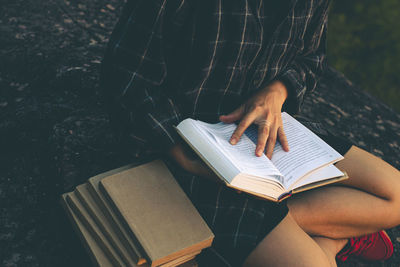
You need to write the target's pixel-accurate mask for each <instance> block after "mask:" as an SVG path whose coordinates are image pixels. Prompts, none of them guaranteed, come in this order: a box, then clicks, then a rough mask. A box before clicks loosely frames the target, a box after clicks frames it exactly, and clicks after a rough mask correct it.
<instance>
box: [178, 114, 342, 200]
mask: <svg viewBox="0 0 400 267" xmlns="http://www.w3.org/2000/svg"><path fill="white" fill-rule="evenodd" d="M282 121H283V128H284V130H285V134H286V137H287V140H288V143H289V148H290V150H289V151H288V152H285V151H284V150H283V149H282V147H281V145H280V144H279V143H278V142H277V143H276V145H275V148H274V152H273V155H272V158H271V160H270V159H268V158H267V156H266V155H265V154H263V155H262V156H261V157H257V156H256V155H255V148H256V143H257V128H256V127H255V125H252V126H251V127H249V128H248V129H247V130H246V131H245V133H244V134H243V136H242V137H241V139H240V141H239V142H238V143H237V144H236V145H231V144H230V143H229V139H230V137H231V136H232V134H233V132H234V130H235V129H236V125H235V124H224V123H222V122H221V123H217V124H209V123H205V122H202V121H198V120H193V119H185V120H183V121H182V122H181V123H180V124H179V125H178V126H177V127H176V129H177V131H178V133H179V134H180V136H181V137H182V138H183V139H184V140H185V141H186V142H187V143H188V144H189V145H190V146H191V148H192V149H193V150H194V151H195V152H196V153H197V154H198V155H199V156H200V158H201V159H202V160H203V161H204V162H205V163H206V164H207V165H208V166H209V167H210V168H211V169H212V170H213V171H214V172H215V174H216V175H217V176H218V177H219V178H220V179H221V180H222V181H223V182H225V183H226V185H227V186H229V187H232V188H235V189H237V190H240V191H244V192H247V193H250V194H253V195H256V196H258V197H261V198H265V199H268V200H272V201H276V202H278V201H282V200H283V199H285V198H287V197H289V196H290V195H292V194H294V193H298V192H302V191H304V190H309V189H312V188H315V187H319V186H323V185H326V184H331V183H335V182H338V181H341V180H344V179H347V178H348V177H347V174H346V173H343V172H342V171H340V170H339V169H338V168H337V167H335V165H334V163H336V162H338V161H340V160H342V159H343V156H342V155H340V154H339V153H338V152H337V151H335V150H334V149H333V148H332V147H330V146H329V145H328V144H327V143H325V142H324V141H323V140H322V139H321V138H319V137H318V136H317V135H315V134H314V133H313V132H312V131H310V130H309V129H308V128H306V127H305V126H304V125H302V124H301V123H300V122H298V121H297V120H296V119H294V118H293V117H292V116H290V115H289V114H287V113H285V112H283V113H282Z"/></svg>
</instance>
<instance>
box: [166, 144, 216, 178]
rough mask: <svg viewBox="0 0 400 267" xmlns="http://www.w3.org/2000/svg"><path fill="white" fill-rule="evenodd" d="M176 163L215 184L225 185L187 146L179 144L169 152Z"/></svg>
mask: <svg viewBox="0 0 400 267" xmlns="http://www.w3.org/2000/svg"><path fill="white" fill-rule="evenodd" d="M168 154H169V156H170V157H172V158H173V159H174V160H175V162H176V163H178V164H179V165H180V166H181V167H182V168H183V169H184V170H186V171H188V172H190V173H193V174H194V175H198V176H201V177H204V178H207V179H209V180H211V181H213V182H217V183H223V182H222V181H221V179H219V178H218V177H217V176H216V174H215V173H214V172H213V171H212V170H211V169H210V168H209V167H208V166H207V165H206V164H205V163H204V162H203V161H202V160H201V159H200V158H199V157H198V156H197V155H195V154H194V153H193V152H192V151H191V150H190V148H189V147H187V145H186V144H182V143H178V144H177V145H175V146H173V147H172V148H171V149H170V150H169V152H168Z"/></svg>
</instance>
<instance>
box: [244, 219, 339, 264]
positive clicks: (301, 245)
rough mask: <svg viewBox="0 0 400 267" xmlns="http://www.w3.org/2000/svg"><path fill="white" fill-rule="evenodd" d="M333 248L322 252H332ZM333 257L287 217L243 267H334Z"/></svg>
mask: <svg viewBox="0 0 400 267" xmlns="http://www.w3.org/2000/svg"><path fill="white" fill-rule="evenodd" d="M332 242H334V241H332ZM332 244H333V243H330V244H329V245H326V246H325V247H324V248H325V249H326V250H327V251H329V250H330V249H333V250H335V249H336V248H335V246H334V245H332ZM330 245H331V246H330ZM336 253H337V251H336V252H335V251H332V252H331V251H329V253H327V254H326V253H325V250H324V249H322V248H321V247H320V246H319V245H318V244H317V242H315V241H314V240H313V239H312V238H311V237H310V236H309V235H308V234H307V233H305V232H304V231H303V230H302V229H301V228H300V227H299V226H298V225H297V223H296V222H295V221H294V219H293V218H292V216H291V215H290V213H289V214H288V215H287V216H286V217H285V218H284V219H283V220H282V221H281V222H280V223H279V224H278V225H277V226H276V227H275V228H274V229H273V230H272V231H271V233H269V234H268V235H267V236H266V237H265V238H264V239H263V240H262V241H261V242H260V243H259V244H258V246H257V247H256V248H255V249H254V250H253V251H252V253H251V254H250V255H249V257H248V258H247V259H246V261H245V263H244V266H252V267H256V266H274V267H275V266H276V267H279V266H284V267H287V266H307V267H312V266H315V267H324V266H336V262H335V255H336Z"/></svg>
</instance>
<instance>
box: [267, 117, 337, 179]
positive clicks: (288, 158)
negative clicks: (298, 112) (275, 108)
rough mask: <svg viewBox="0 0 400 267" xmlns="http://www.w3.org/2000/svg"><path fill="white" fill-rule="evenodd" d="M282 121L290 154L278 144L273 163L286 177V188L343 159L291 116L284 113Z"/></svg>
mask: <svg viewBox="0 0 400 267" xmlns="http://www.w3.org/2000/svg"><path fill="white" fill-rule="evenodd" d="M282 120H283V129H284V131H285V134H286V137H287V140H288V143H289V152H285V151H284V150H283V149H282V146H281V145H280V144H279V143H278V142H277V143H276V145H275V148H274V153H273V155H272V159H271V161H272V162H273V164H274V165H275V166H276V167H277V169H278V170H280V172H281V173H282V174H283V175H284V177H285V186H287V187H290V185H291V184H292V183H294V182H296V181H297V180H298V179H299V178H300V177H302V176H304V175H306V174H308V173H309V172H311V171H313V170H315V169H317V168H320V167H322V166H325V165H327V164H329V163H334V162H337V161H338V160H340V159H343V157H342V156H341V155H340V154H339V153H338V152H336V151H335V150H334V149H333V148H332V147H330V146H329V145H328V144H326V143H325V142H324V141H323V140H322V139H321V138H319V137H318V136H317V135H315V134H314V133H313V132H311V131H310V130H309V129H308V128H306V127H305V126H304V125H302V124H301V123H299V122H298V121H296V120H295V119H294V118H292V117H291V116H290V115H289V114H287V113H285V112H283V113H282Z"/></svg>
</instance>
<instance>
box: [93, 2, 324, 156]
mask: <svg viewBox="0 0 400 267" xmlns="http://www.w3.org/2000/svg"><path fill="white" fill-rule="evenodd" d="M269 2H270V1H267V0H241V1H234V0H232V1H222V0H204V1H196V0H128V2H127V4H126V6H125V7H124V10H123V13H122V16H121V18H120V20H119V22H118V23H117V25H116V27H115V29H114V31H113V34H112V36H111V38H110V41H109V45H108V49H107V52H106V55H105V58H104V61H103V64H102V74H101V84H102V86H101V87H102V90H103V92H104V95H105V97H106V99H107V100H108V102H109V103H110V104H111V107H112V108H113V109H114V110H118V112H115V113H114V114H115V116H116V120H118V121H120V122H121V123H123V121H124V123H125V124H126V125H127V126H126V127H128V131H129V132H130V133H131V136H132V137H135V138H136V139H137V140H140V141H141V142H142V143H144V144H153V143H154V140H156V141H157V142H158V145H160V143H161V145H162V148H163V149H166V148H168V146H171V145H173V144H175V143H176V141H177V138H179V137H177V134H176V133H175V129H174V128H173V125H177V124H178V123H179V122H180V121H181V120H183V119H184V118H186V117H192V118H195V119H201V120H206V121H216V120H217V118H218V116H219V115H222V114H227V112H230V111H232V110H233V109H235V108H237V107H238V106H239V105H240V104H242V103H244V102H245V100H246V99H247V98H248V97H249V95H251V94H252V93H254V92H256V91H257V90H259V89H261V88H264V87H265V86H267V85H268V84H269V83H270V82H271V81H273V80H280V81H282V82H283V83H284V84H285V85H286V87H287V89H288V92H289V96H288V99H287V100H286V102H285V104H284V107H283V109H284V110H286V111H288V112H289V113H292V114H295V113H297V112H298V111H299V110H300V107H301V104H302V101H303V97H304V96H305V94H307V93H309V92H311V91H312V90H314V89H315V88H316V84H317V80H318V77H319V76H320V75H321V73H322V72H323V70H324V68H325V65H326V60H325V39H326V28H327V13H328V11H327V9H328V4H329V0H287V1H282V2H287V5H286V6H285V5H282V6H283V7H284V9H282V8H283V7H281V10H280V11H279V10H278V9H279V7H276V8H275V9H274V7H273V4H271V3H269ZM276 2H278V1H276ZM268 5H269V6H268ZM268 10H272V12H268ZM275 11H279V12H278V13H276V12H275ZM275 13H276V14H281V15H280V16H274V14H275ZM149 140H152V142H151V143H150V142H149Z"/></svg>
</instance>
